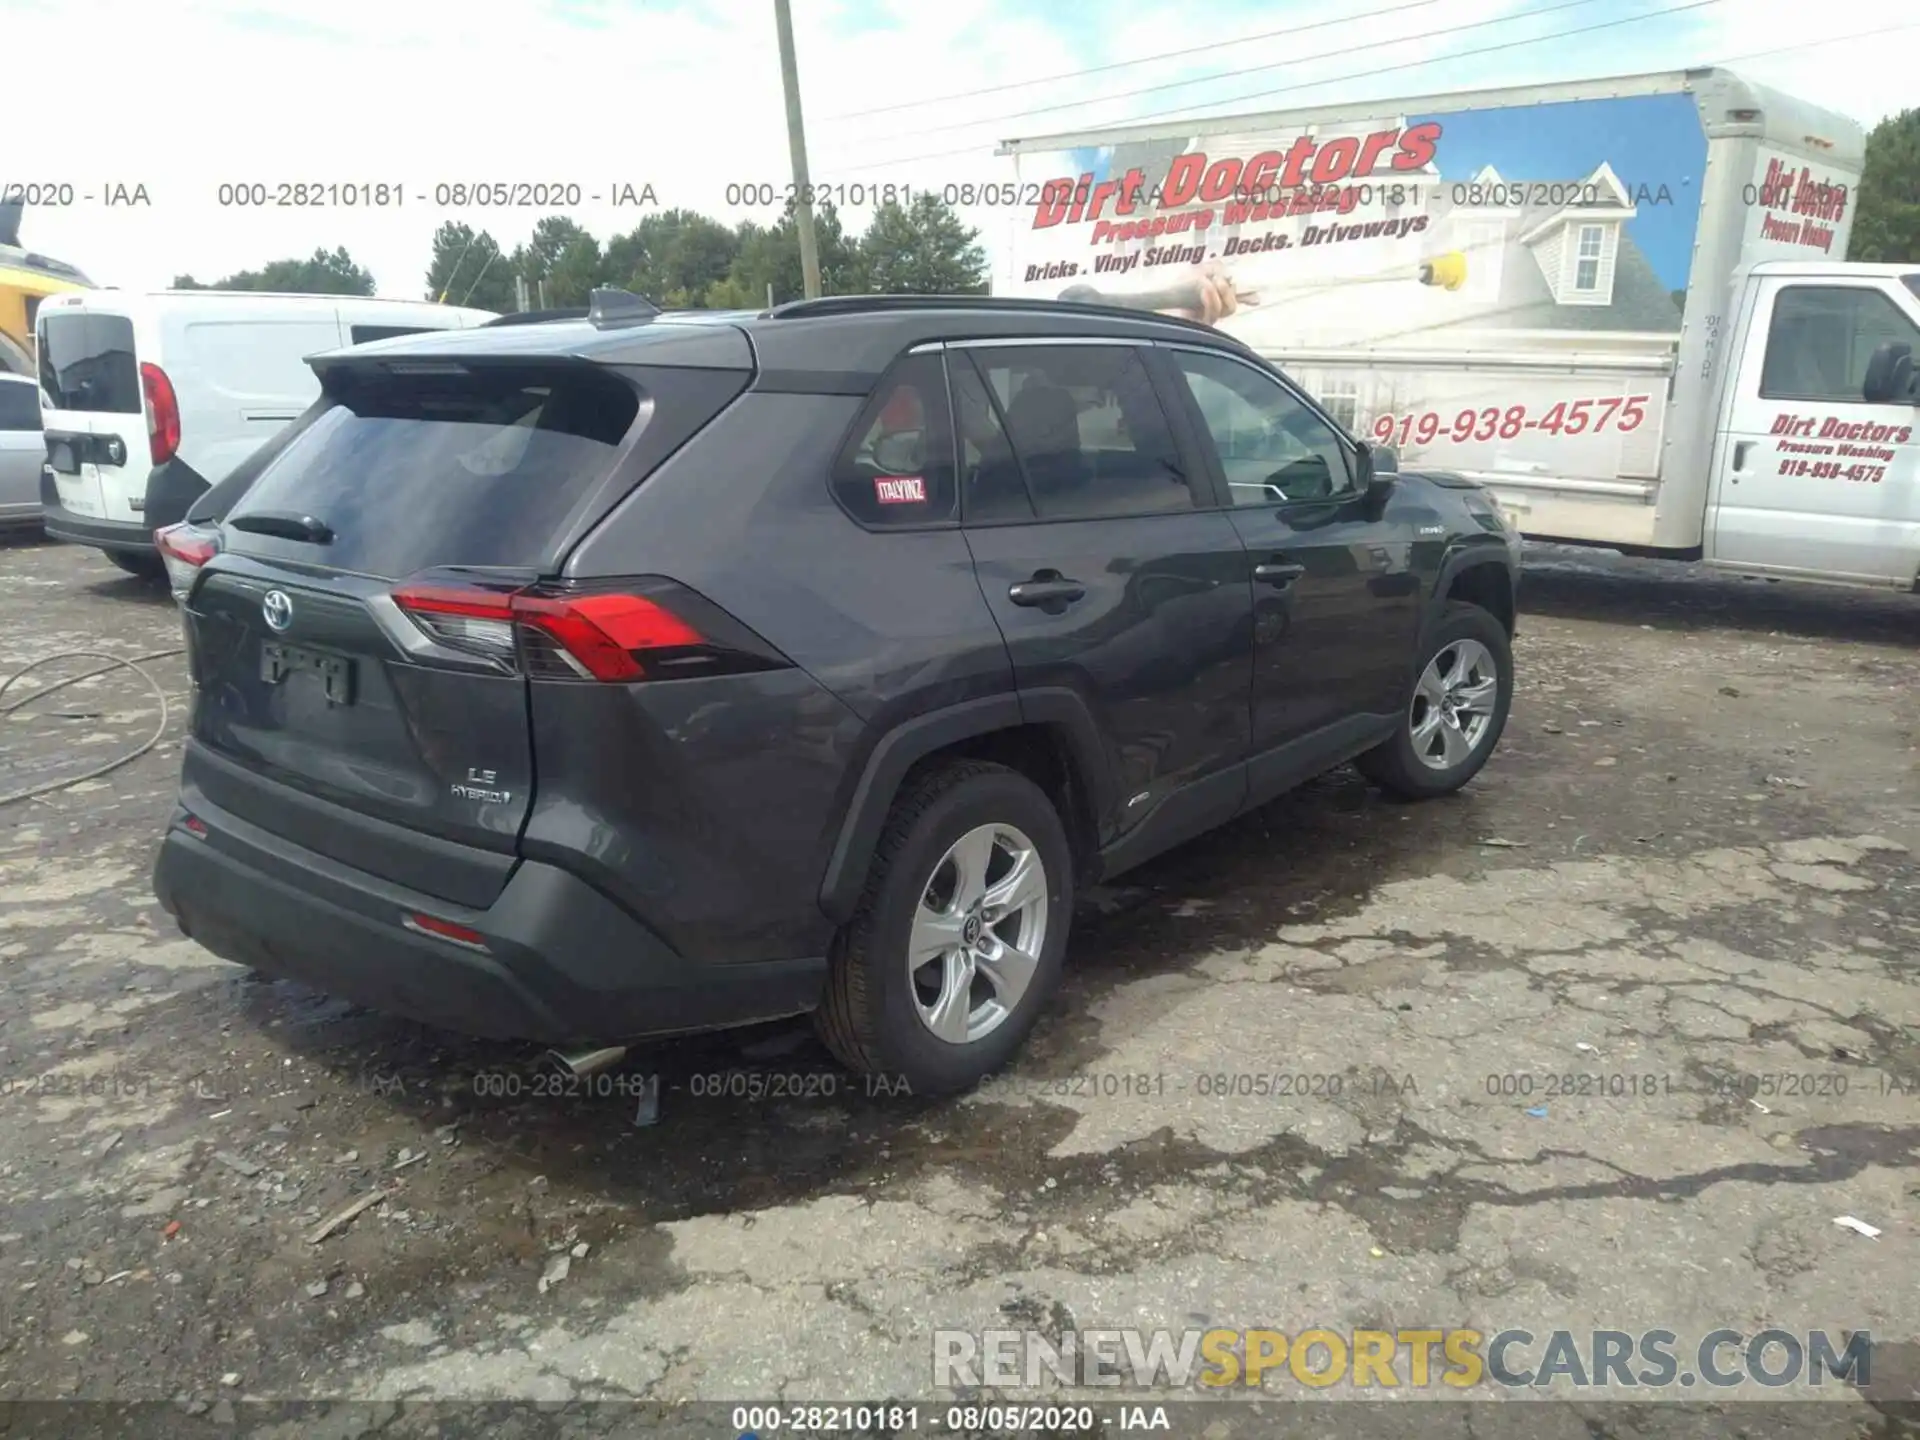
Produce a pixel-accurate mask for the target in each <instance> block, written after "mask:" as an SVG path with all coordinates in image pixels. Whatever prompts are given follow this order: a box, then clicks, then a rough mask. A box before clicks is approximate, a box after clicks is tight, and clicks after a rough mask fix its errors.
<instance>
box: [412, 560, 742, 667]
mask: <svg viewBox="0 0 1920 1440" xmlns="http://www.w3.org/2000/svg"><path fill="white" fill-rule="evenodd" d="M393 599H394V603H395V604H397V605H398V606H399V607H400V608H401V610H403V611H404V612H405V613H406V615H407V616H408V618H410V619H411V620H412V621H413V623H414V624H415V625H417V626H419V627H420V629H421V630H422V631H424V632H425V633H426V635H427V636H428V637H429V638H431V639H433V640H435V641H437V642H438V643H440V644H442V645H445V646H448V647H449V648H451V649H454V650H461V651H465V652H467V653H469V654H474V655H481V656H484V657H486V658H487V659H490V660H496V661H499V662H501V663H503V664H508V665H515V664H516V663H517V666H518V668H520V669H522V670H523V671H524V672H525V673H526V674H528V675H531V676H535V677H539V678H547V679H579V680H646V679H650V678H657V677H659V676H660V675H662V674H663V673H695V672H696V671H699V672H702V673H713V672H714V671H715V670H716V669H722V670H724V669H733V668H738V667H737V665H735V664H732V663H729V662H730V661H732V660H734V659H746V660H750V661H757V663H755V664H754V666H753V668H764V665H765V663H766V659H765V657H757V656H753V655H739V654H738V653H737V652H735V651H734V650H733V649H732V648H730V647H726V646H716V645H714V644H713V643H712V642H711V641H710V640H709V639H708V638H707V637H706V636H705V635H703V634H702V633H701V632H700V631H699V630H696V629H695V628H694V627H693V626H692V625H690V624H689V623H688V622H687V621H686V620H684V619H682V618H681V617H680V616H678V615H676V614H674V613H673V611H671V610H669V609H668V608H667V607H666V606H665V605H662V604H661V603H659V601H657V600H654V599H650V598H648V597H646V596H643V595H635V594H630V593H627V592H617V593H616V592H609V591H568V590H560V589H555V588H543V587H538V586H535V587H532V588H529V589H525V590H513V591H501V590H487V589H483V588H480V587H475V586H466V585H441V584H428V583H421V584H407V585H401V586H400V587H398V588H397V589H396V590H395V591H394V592H393ZM687 662H692V664H691V665H689V664H688V663H687Z"/></svg>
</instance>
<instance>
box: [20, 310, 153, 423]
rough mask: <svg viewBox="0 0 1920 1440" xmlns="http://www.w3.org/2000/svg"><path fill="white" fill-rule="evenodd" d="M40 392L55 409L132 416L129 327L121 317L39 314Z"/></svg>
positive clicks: (135, 387)
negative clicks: (45, 395) (42, 392)
mask: <svg viewBox="0 0 1920 1440" xmlns="http://www.w3.org/2000/svg"><path fill="white" fill-rule="evenodd" d="M40 388H41V389H43V390H45V391H46V392H47V399H48V400H50V401H52V402H53V408H54V409H56V410H84V411H91V412H94V413H98V414H109V415H138V414H139V413H140V412H141V409H142V405H141V401H140V367H139V365H138V364H137V363H136V362H135V359H134V353H133V322H132V321H131V320H129V319H127V318H126V317H125V316H123V315H43V316H42V317H41V321H40Z"/></svg>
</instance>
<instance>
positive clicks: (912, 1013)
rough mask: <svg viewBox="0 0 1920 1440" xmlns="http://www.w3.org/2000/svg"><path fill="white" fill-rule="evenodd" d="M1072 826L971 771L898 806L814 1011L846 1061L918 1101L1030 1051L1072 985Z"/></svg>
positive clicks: (957, 769) (1033, 790)
mask: <svg viewBox="0 0 1920 1440" xmlns="http://www.w3.org/2000/svg"><path fill="white" fill-rule="evenodd" d="M1072 910H1073V866H1072V851H1071V849H1070V847H1069V846H1068V843H1067V834H1066V828H1065V826H1064V825H1062V823H1061V820H1060V816H1059V814H1058V813H1057V812H1056V811H1055V810H1054V808H1053V805H1052V803H1051V802H1050V801H1049V800H1048V799H1047V797H1046V795H1045V794H1044V793H1043V792H1042V791H1041V790H1040V788H1039V787H1038V786H1036V785H1035V784H1034V783H1033V782H1032V781H1030V780H1028V779H1027V778H1026V777H1025V776H1024V775H1021V774H1019V773H1017V772H1016V771H1013V770H1009V769H1007V768H1005V767H1004V766H1001V765H991V764H987V763H985V762H982V761H962V762H958V763H955V764H952V765H945V766H942V767H940V768H939V769H936V770H933V771H930V772H928V773H926V774H925V775H923V776H921V777H920V778H919V779H917V780H915V781H913V782H912V783H910V784H909V785H908V786H907V788H905V789H904V790H903V791H902V792H901V794H900V797H899V798H898V799H897V800H896V801H895V802H894V806H893V811H892V813H891V814H890V815H889V816H888V817H887V825H886V829H885V831H884V832H883V833H882V835H881V837H880V844H879V846H878V848H877V849H876V851H875V854H874V860H873V867H872V870H871V871H870V872H869V874H868V876H867V887H866V890H865V891H864V892H863V894H862V895H861V897H860V903H859V906H858V908H857V909H856V910H855V912H854V915H853V918H852V920H851V921H849V922H848V924H847V925H846V927H845V928H844V929H843V930H842V931H841V932H840V934H839V935H838V936H837V937H836V938H835V941H834V947H833V951H832V955H831V957H830V968H829V972H828V979H827V993H826V996H825V998H824V999H823V1000H822V1002H821V1005H820V1008H819V1009H818V1010H816V1011H815V1012H814V1023H815V1026H816V1028H817V1029H818V1031H819V1034H820V1038H821V1039H822V1040H823V1041H824V1042H825V1043H826V1045H827V1048H828V1049H830V1050H831V1051H833V1053H834V1055H835V1056H837V1057H838V1058H839V1059H840V1061H841V1062H842V1063H844V1064H845V1065H847V1066H848V1067H849V1068H850V1069H853V1070H856V1071H860V1072H863V1073H866V1074H873V1075H884V1076H885V1077H887V1078H888V1079H889V1080H891V1081H895V1082H897V1081H900V1080H904V1081H905V1082H906V1084H907V1086H908V1088H909V1089H910V1090H911V1092H912V1093H913V1094H915V1095H947V1094H952V1093H955V1092H957V1091H961V1090H966V1089H969V1088H971V1087H972V1086H973V1085H976V1084H977V1083H979V1081H980V1080H981V1079H982V1078H983V1077H985V1076H987V1075H989V1074H991V1073H992V1072H993V1071H995V1070H997V1069H999V1068H1000V1066H1002V1065H1003V1064H1005V1063H1006V1062H1007V1060H1008V1059H1009V1058H1010V1057H1011V1056H1012V1055H1013V1053H1014V1052H1015V1051H1016V1050H1018V1049H1019V1048H1020V1046H1021V1045H1022V1044H1023V1043H1024V1042H1025V1040H1026V1038H1027V1035H1028V1034H1029V1033H1030V1032H1031V1031H1032V1029H1033V1027H1034V1024H1035V1022H1036V1021H1037V1020H1038V1019H1039V1017H1040V1012H1041V1010H1042V1009H1044V1008H1045V1006H1046V1004H1047V1001H1048V998H1049V997H1050V996H1051V995H1052V994H1053V991H1054V989H1055V987H1056V986H1057V984H1058V983H1059V978H1060V962H1061V957H1062V956H1063V955H1064V954H1065V953H1066V948H1067V926H1068V923H1069V921H1070V920H1071V918H1072Z"/></svg>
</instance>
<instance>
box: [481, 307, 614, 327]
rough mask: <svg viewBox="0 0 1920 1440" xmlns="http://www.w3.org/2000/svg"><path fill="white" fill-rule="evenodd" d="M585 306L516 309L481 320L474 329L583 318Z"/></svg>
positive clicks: (585, 315) (585, 313)
mask: <svg viewBox="0 0 1920 1440" xmlns="http://www.w3.org/2000/svg"><path fill="white" fill-rule="evenodd" d="M586 318H587V307H586V306H584V305H578V306H574V307H572V308H570V309H566V310H516V311H510V312H509V313H507V314H505V315H496V316H494V317H493V319H491V320H482V321H481V322H480V323H479V325H478V326H476V327H475V328H476V329H480V330H484V329H486V328H487V327H488V326H489V325H546V324H549V323H550V322H552V321H555V320H584V319H586Z"/></svg>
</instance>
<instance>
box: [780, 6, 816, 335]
mask: <svg viewBox="0 0 1920 1440" xmlns="http://www.w3.org/2000/svg"><path fill="white" fill-rule="evenodd" d="M773 18H774V21H775V23H776V24H777V25H778V26H779V29H780V80H781V83H782V84H783V85H784V86H785V87H786V92H787V148H788V149H790V150H791V151H792V152H793V188H794V195H795V199H796V202H797V203H796V204H795V205H794V220H795V222H796V224H797V225H798V228H799V231H800V275H801V278H802V279H803V280H804V281H805V283H806V290H807V299H809V300H814V299H818V298H819V295H820V251H819V250H818V249H817V248H816V247H815V245H814V239H813V193H812V187H811V185H810V183H809V182H808V180H807V134H806V129H805V127H804V126H802V125H801V123H800V70H799V66H798V64H797V63H796V62H795V60H794V57H793V16H792V15H791V14H789V13H788V11H787V0H773Z"/></svg>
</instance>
